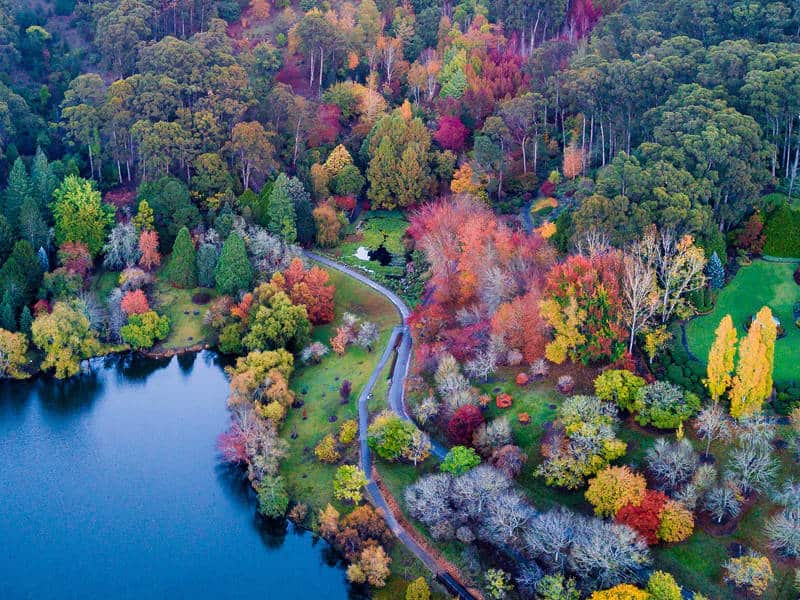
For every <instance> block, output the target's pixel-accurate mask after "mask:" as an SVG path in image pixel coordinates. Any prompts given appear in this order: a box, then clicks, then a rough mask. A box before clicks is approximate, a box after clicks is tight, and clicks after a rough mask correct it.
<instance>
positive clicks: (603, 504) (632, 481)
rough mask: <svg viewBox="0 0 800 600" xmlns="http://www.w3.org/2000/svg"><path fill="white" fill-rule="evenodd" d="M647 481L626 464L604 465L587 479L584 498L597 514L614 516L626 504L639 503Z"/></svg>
mask: <svg viewBox="0 0 800 600" xmlns="http://www.w3.org/2000/svg"><path fill="white" fill-rule="evenodd" d="M646 488H647V481H645V478H644V477H642V476H641V475H639V474H637V473H634V472H633V471H631V470H630V468H628V467H627V466H623V467H606V468H605V469H603V470H602V471H600V472H599V473H598V474H597V475H596V476H595V477H594V478H592V479H590V480H589V489H587V490H586V494H585V496H586V499H587V500H588V501H589V503H590V504H591V505H592V506H594V512H595V514H596V515H598V516H612V517H613V516H615V515H616V514H617V512H619V510H620V509H621V508H622V507H623V506H625V505H627V504H633V505H639V504H640V503H641V501H642V499H643V498H644V493H645V489H646Z"/></svg>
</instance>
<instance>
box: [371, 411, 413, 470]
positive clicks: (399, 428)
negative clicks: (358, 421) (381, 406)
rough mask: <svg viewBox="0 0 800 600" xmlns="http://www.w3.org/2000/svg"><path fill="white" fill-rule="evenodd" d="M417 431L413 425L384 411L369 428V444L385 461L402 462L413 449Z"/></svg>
mask: <svg viewBox="0 0 800 600" xmlns="http://www.w3.org/2000/svg"><path fill="white" fill-rule="evenodd" d="M415 430H416V428H415V427H414V425H413V424H412V423H410V422H408V421H404V420H403V419H401V418H400V417H398V416H397V415H395V414H393V413H391V412H389V411H384V412H382V413H380V414H379V415H377V416H376V417H375V419H374V420H373V421H372V423H371V424H370V426H369V427H368V428H367V443H368V444H369V447H370V448H371V449H372V450H373V451H374V452H375V453H376V454H377V455H378V456H380V457H381V458H382V459H383V460H388V461H396V460H400V459H402V458H403V457H404V455H405V454H406V452H407V451H408V449H409V448H410V447H411V444H412V442H413V440H414V431H415Z"/></svg>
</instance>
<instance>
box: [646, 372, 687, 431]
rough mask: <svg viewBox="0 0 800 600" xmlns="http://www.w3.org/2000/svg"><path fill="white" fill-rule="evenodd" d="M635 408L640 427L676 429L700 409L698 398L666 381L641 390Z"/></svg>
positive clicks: (657, 382)
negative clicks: (650, 426)
mask: <svg viewBox="0 0 800 600" xmlns="http://www.w3.org/2000/svg"><path fill="white" fill-rule="evenodd" d="M635 408H636V410H637V412H638V414H637V415H636V422H637V423H639V424H640V425H651V424H652V425H653V426H654V427H657V428H659V429H677V428H678V426H680V424H681V423H683V422H684V421H685V420H686V419H688V418H689V417H691V416H692V415H693V414H694V413H696V412H697V411H698V410H699V409H700V398H698V397H697V396H696V395H695V394H693V393H691V392H686V391H684V390H683V389H681V388H680V387H678V386H676V385H673V384H671V383H667V382H666V381H656V382H655V383H651V384H650V385H647V386H645V387H643V388H642V389H641V391H640V393H639V397H638V398H637V400H636V403H635Z"/></svg>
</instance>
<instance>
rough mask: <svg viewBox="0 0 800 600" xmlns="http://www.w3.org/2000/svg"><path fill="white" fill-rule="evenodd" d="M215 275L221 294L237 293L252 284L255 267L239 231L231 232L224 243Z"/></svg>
mask: <svg viewBox="0 0 800 600" xmlns="http://www.w3.org/2000/svg"><path fill="white" fill-rule="evenodd" d="M214 276H215V278H216V284H217V291H218V292H219V293H220V294H229V295H235V294H237V293H238V292H239V291H241V290H246V289H249V288H250V286H251V285H252V283H253V267H252V266H251V265H250V260H249V259H248V258H247V250H246V248H245V245H244V241H243V240H242V238H241V237H239V234H238V233H232V234H230V235H229V236H228V239H227V240H225V243H224V244H223V245H222V252H221V253H220V255H219V261H218V262H217V267H216V269H215V271H214Z"/></svg>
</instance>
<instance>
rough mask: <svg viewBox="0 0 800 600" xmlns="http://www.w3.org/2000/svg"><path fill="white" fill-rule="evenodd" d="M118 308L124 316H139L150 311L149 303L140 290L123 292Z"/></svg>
mask: <svg viewBox="0 0 800 600" xmlns="http://www.w3.org/2000/svg"><path fill="white" fill-rule="evenodd" d="M120 308H121V309H122V312H124V313H125V314H126V315H141V314H142V313H146V312H148V311H149V310H150V303H149V302H148V301H147V296H145V295H144V292H143V291H142V290H132V291H130V292H125V295H124V296H123V297H122V302H121V303H120Z"/></svg>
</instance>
